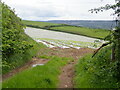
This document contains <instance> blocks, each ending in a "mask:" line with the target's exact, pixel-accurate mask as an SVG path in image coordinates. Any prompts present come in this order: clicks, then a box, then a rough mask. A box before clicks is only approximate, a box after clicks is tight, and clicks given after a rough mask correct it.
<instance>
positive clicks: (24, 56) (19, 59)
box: [2, 33, 45, 74]
mask: <svg viewBox="0 0 120 90" xmlns="http://www.w3.org/2000/svg"><path fill="white" fill-rule="evenodd" d="M21 37H22V39H24V40H25V41H28V42H30V43H31V44H32V45H33V47H32V48H30V49H29V50H27V51H26V52H25V53H18V54H17V53H16V54H14V55H12V56H10V57H9V58H7V62H3V63H4V64H3V66H2V73H3V74H5V73H7V72H9V71H10V70H12V69H14V68H17V67H19V66H21V65H23V64H25V63H26V62H28V61H29V60H31V58H32V57H34V56H35V55H36V53H37V52H38V51H39V50H40V49H41V48H44V47H45V46H44V45H43V44H38V43H37V42H35V41H34V40H33V39H32V38H30V37H29V36H27V35H26V34H24V33H23V35H22V36H21Z"/></svg>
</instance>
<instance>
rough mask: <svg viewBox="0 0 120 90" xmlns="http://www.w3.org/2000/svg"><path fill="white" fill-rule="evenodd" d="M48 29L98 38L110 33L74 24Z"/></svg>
mask: <svg viewBox="0 0 120 90" xmlns="http://www.w3.org/2000/svg"><path fill="white" fill-rule="evenodd" d="M50 29H53V30H58V31H64V32H69V33H73V34H78V35H83V36H88V37H94V38H99V39H103V38H104V37H106V36H107V35H109V33H110V32H109V31H108V30H104V29H91V28H85V27H74V26H63V27H52V28H50Z"/></svg>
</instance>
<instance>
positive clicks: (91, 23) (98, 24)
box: [45, 20, 116, 30]
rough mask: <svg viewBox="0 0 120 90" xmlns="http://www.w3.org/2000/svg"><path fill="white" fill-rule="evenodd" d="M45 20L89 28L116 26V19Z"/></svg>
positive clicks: (109, 28) (110, 27)
mask: <svg viewBox="0 0 120 90" xmlns="http://www.w3.org/2000/svg"><path fill="white" fill-rule="evenodd" d="M45 22H52V23H58V24H61V23H62V24H68V25H75V26H82V27H88V28H97V29H108V30H111V29H112V28H114V27H115V26H116V23H115V21H112V20H111V21H110V20H109V21H99V20H96V21H95V20H50V21H45Z"/></svg>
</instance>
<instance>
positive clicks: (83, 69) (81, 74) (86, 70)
mask: <svg viewBox="0 0 120 90" xmlns="http://www.w3.org/2000/svg"><path fill="white" fill-rule="evenodd" d="M110 49H111V48H110V47H106V48H105V49H103V50H101V51H100V52H99V53H98V54H97V55H96V56H95V57H94V58H92V57H91V56H92V54H89V55H87V56H85V57H83V58H81V59H80V60H79V63H78V64H77V65H76V67H75V70H76V74H75V78H74V82H75V88H118V87H119V85H120V82H118V80H117V78H116V77H115V76H116V65H117V61H115V62H111V61H110V60H111V59H110V54H111V51H110Z"/></svg>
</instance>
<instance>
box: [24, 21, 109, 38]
mask: <svg viewBox="0 0 120 90" xmlns="http://www.w3.org/2000/svg"><path fill="white" fill-rule="evenodd" d="M23 22H24V23H25V24H26V25H27V26H30V27H35V28H43V29H48V30H54V31H60V32H66V33H72V34H77V35H83V36H88V37H94V38H99V39H103V38H104V37H106V36H107V35H109V34H110V31H109V30H105V29H91V28H86V27H77V26H71V25H65V24H54V23H48V22H37V21H25V20H24V21H23Z"/></svg>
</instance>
